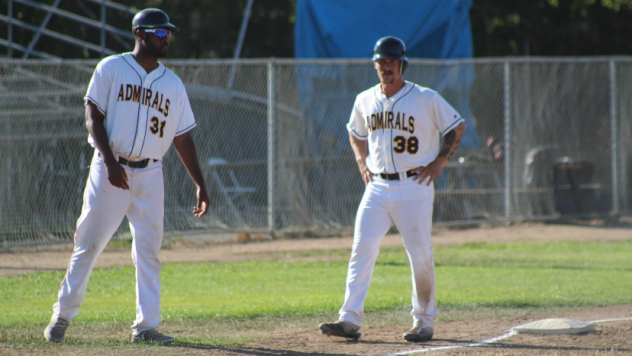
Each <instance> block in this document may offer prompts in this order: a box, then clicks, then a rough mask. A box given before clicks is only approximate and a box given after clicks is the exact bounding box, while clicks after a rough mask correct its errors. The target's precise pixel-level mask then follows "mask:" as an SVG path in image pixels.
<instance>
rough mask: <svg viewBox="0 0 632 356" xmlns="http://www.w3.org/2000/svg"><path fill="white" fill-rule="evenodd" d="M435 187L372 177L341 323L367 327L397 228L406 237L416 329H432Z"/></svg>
mask: <svg viewBox="0 0 632 356" xmlns="http://www.w3.org/2000/svg"><path fill="white" fill-rule="evenodd" d="M433 199H434V186H433V184H430V186H427V185H426V182H424V183H422V184H421V185H420V184H418V182H416V181H413V178H412V177H411V178H408V179H404V180H400V181H386V180H383V179H381V178H379V177H375V176H374V177H373V182H371V183H369V184H368V185H367V187H366V190H365V191H364V195H363V197H362V201H361V202H360V206H359V207H358V214H357V217H356V223H355V232H354V239H353V249H352V251H351V258H350V260H349V270H348V273H347V288H346V292H345V300H344V303H343V306H342V308H341V309H340V312H339V314H340V319H343V320H346V321H350V322H352V323H354V324H356V325H362V318H363V317H364V301H365V299H366V295H367V292H368V291H369V286H370V285H371V279H372V277H373V269H374V267H375V260H376V259H377V256H378V254H379V249H380V243H381V242H382V239H383V238H384V235H386V233H387V232H388V230H389V229H390V227H391V226H392V224H393V223H395V225H396V226H397V229H398V230H399V233H400V234H401V236H402V240H403V242H404V247H405V249H406V253H407V254H408V259H409V260H410V267H411V270H412V285H413V293H412V305H413V308H412V311H411V313H410V314H411V315H412V317H413V325H414V324H415V323H416V322H420V324H421V325H422V326H433V319H434V318H436V317H437V303H436V300H435V274H434V259H433V255H432V241H431V238H430V232H431V229H432V204H433Z"/></svg>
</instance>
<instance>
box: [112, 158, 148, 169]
mask: <svg viewBox="0 0 632 356" xmlns="http://www.w3.org/2000/svg"><path fill="white" fill-rule="evenodd" d="M150 160H151V158H145V159H144V160H142V161H128V160H126V159H125V158H123V157H119V159H118V162H119V163H120V164H124V165H126V166H128V167H130V168H146V167H147V166H148V165H149V161H150ZM157 161H158V160H157V159H154V162H157Z"/></svg>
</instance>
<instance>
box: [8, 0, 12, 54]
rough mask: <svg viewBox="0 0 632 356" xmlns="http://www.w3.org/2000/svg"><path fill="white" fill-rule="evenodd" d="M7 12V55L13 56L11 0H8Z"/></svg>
mask: <svg viewBox="0 0 632 356" xmlns="http://www.w3.org/2000/svg"><path fill="white" fill-rule="evenodd" d="M7 13H8V15H9V21H7V40H8V41H9V46H8V47H7V57H9V58H13V25H12V24H11V22H12V20H13V0H9V4H8V9H7Z"/></svg>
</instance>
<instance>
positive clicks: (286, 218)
mask: <svg viewBox="0 0 632 356" xmlns="http://www.w3.org/2000/svg"><path fill="white" fill-rule="evenodd" d="M165 63H166V65H167V66H168V67H169V68H171V69H172V70H173V71H174V72H175V73H177V74H178V75H179V76H180V78H182V80H183V82H184V83H185V86H186V88H187V92H188V94H189V99H190V101H191V105H192V107H193V111H194V113H195V115H196V120H197V123H198V127H197V128H196V129H195V130H193V132H192V135H193V137H194V140H195V142H196V145H197V149H198V155H199V159H200V164H201V166H202V169H203V171H204V174H205V178H206V182H207V186H208V189H209V193H210V195H211V199H212V208H211V211H210V213H209V214H208V215H207V216H205V217H204V218H202V219H197V218H195V217H193V214H192V213H191V210H192V207H193V205H194V204H195V190H194V186H193V184H192V183H191V182H190V179H189V178H188V175H187V173H186V170H185V169H184V167H183V165H182V164H181V163H180V162H179V159H178V157H177V154H176V153H175V150H173V149H172V150H170V151H169V153H168V154H167V155H166V156H165V159H164V161H165V169H164V175H165V184H166V199H165V208H166V213H165V229H166V233H167V234H169V233H176V232H186V231H206V230H216V231H217V230H220V231H221V230H231V231H261V232H271V231H276V232H282V231H288V230H289V231H305V230H310V231H324V230H332V229H335V230H339V229H351V228H352V226H353V222H354V218H355V213H356V209H357V205H358V203H359V201H360V198H361V195H362V192H363V190H364V184H363V183H362V181H361V178H360V176H359V173H358V169H357V165H356V163H355V159H354V157H353V153H352V151H351V149H350V146H349V143H348V141H349V139H348V133H347V131H346V128H345V124H346V123H347V121H348V118H349V115H350V113H351V109H352V106H353V102H354V99H355V96H356V95H357V94H358V93H359V92H361V91H363V90H365V89H367V88H369V87H371V86H373V85H375V84H376V83H377V82H378V78H377V76H376V73H375V69H374V68H373V66H372V64H371V62H370V61H368V60H351V61H342V60H336V61H329V60H327V61H297V60H269V61H265V60H261V61H175V60H171V61H165ZM95 65H96V62H89V61H64V62H61V63H53V62H43V61H4V62H0V106H1V108H2V110H0V241H2V243H3V244H4V246H8V245H15V244H34V243H45V242H55V241H70V240H71V239H72V235H73V233H74V227H75V223H76V220H77V218H78V217H79V214H80V210H81V204H82V192H83V188H84V186H85V180H86V178H87V176H88V169H89V167H88V165H89V162H90V158H91V156H92V152H93V149H92V148H91V147H90V146H89V145H88V144H87V141H86V138H87V131H86V129H85V126H84V119H83V113H84V106H83V96H84V94H85V91H86V87H87V83H88V82H89V80H90V77H91V74H92V70H93V68H94V66H95ZM406 79H407V80H409V81H412V82H415V83H418V84H420V85H422V86H427V87H430V88H433V89H435V90H437V91H438V92H439V93H441V94H442V95H443V96H444V97H445V98H446V99H447V101H448V102H450V103H451V104H452V105H453V106H454V107H455V108H456V109H457V110H458V111H459V112H460V113H461V114H462V115H463V117H464V118H465V119H466V124H467V126H468V128H467V132H466V136H465V137H464V138H463V141H462V144H461V148H460V149H459V151H458V152H457V155H456V156H455V157H454V158H453V159H452V161H451V162H450V163H449V164H448V166H447V167H446V169H445V170H444V173H443V174H442V175H441V176H440V177H438V178H437V181H436V197H435V210H434V221H435V223H437V224H448V223H462V222H470V221H494V220H496V221H497V220H522V219H542V218H556V217H559V216H593V215H599V214H611V213H615V214H616V213H619V212H622V211H627V210H629V208H630V198H631V196H630V193H631V192H632V189H631V188H632V187H630V181H631V180H630V179H629V178H630V173H631V171H630V170H631V169H632V161H631V157H632V155H631V154H632V135H631V133H632V124H631V119H632V104H630V103H632V88H631V87H630V86H629V85H627V83H630V82H631V81H632V59H630V58H593V59H585V58H583V59H581V58H580V59H566V58H564V59H560V58H554V59H553V58H552V59H535V58H529V59H485V60H470V61H449V62H440V61H422V60H411V61H410V69H409V70H408V72H407V74H406ZM126 225H127V224H123V225H122V227H121V229H120V230H119V234H125V233H126V231H128V228H127V226H126Z"/></svg>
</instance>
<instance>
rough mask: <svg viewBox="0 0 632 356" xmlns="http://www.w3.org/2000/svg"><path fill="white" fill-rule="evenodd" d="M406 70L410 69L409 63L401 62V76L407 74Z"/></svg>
mask: <svg viewBox="0 0 632 356" xmlns="http://www.w3.org/2000/svg"><path fill="white" fill-rule="evenodd" d="M406 69H408V61H400V62H399V72H400V73H401V75H404V74H406Z"/></svg>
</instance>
